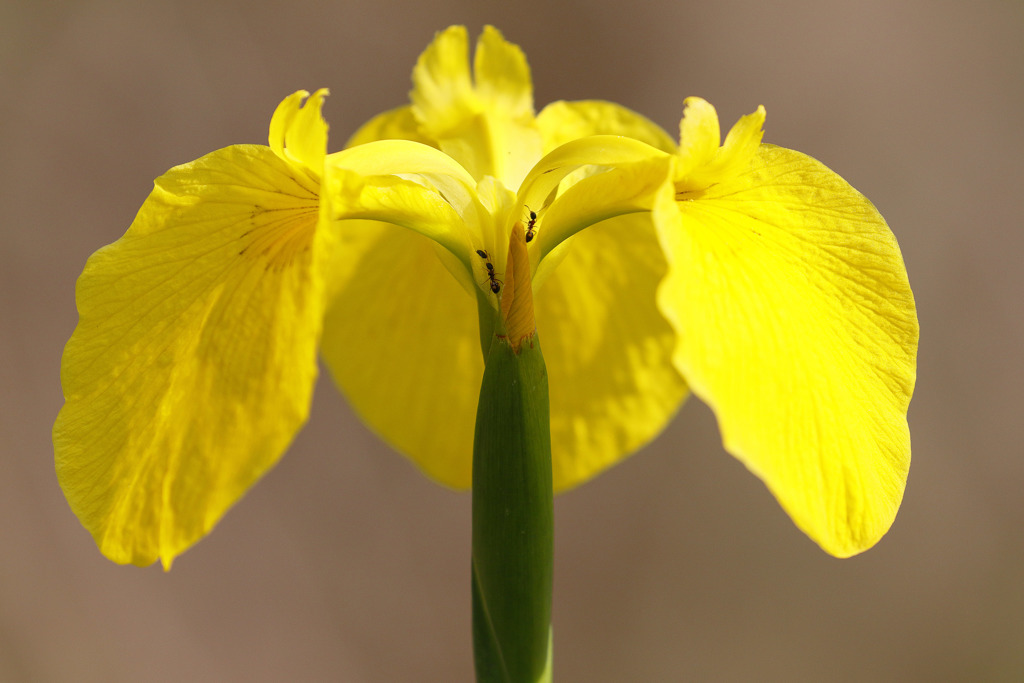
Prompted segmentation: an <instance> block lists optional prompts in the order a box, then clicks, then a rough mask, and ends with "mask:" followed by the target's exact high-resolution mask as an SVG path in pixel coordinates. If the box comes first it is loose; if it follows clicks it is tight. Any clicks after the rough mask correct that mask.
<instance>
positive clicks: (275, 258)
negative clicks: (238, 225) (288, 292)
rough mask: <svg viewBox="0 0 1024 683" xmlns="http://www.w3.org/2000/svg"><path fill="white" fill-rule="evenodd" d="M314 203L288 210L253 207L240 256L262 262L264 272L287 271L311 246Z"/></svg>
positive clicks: (243, 235) (315, 218) (313, 230)
mask: <svg viewBox="0 0 1024 683" xmlns="http://www.w3.org/2000/svg"><path fill="white" fill-rule="evenodd" d="M318 211H319V209H318V207H317V205H316V203H311V204H308V205H304V206H303V205H297V206H294V207H287V208H284V207H282V208H268V207H265V206H260V205H256V206H254V207H253V209H252V213H251V217H250V224H251V227H250V228H248V229H247V230H246V231H245V232H244V233H242V235H241V240H242V242H244V246H243V247H242V248H241V249H240V250H239V252H238V253H239V255H241V256H248V257H251V258H257V259H261V260H263V261H265V262H266V268H267V270H274V271H279V270H282V269H284V268H287V267H288V266H289V265H290V264H291V263H293V262H294V261H295V259H296V258H298V257H299V256H301V255H302V254H304V253H306V252H308V251H309V249H310V247H312V245H313V235H314V232H315V230H316V222H317V216H318Z"/></svg>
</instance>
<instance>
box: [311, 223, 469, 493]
mask: <svg viewBox="0 0 1024 683" xmlns="http://www.w3.org/2000/svg"><path fill="white" fill-rule="evenodd" d="M338 229H339V231H340V232H341V235H342V240H343V244H344V251H345V253H344V255H343V259H344V260H345V262H346V267H347V268H348V269H351V274H350V276H349V277H348V278H347V279H346V282H345V285H344V286H343V287H342V288H341V289H340V292H339V293H338V295H337V296H335V297H334V299H333V301H332V305H331V307H330V310H329V312H328V314H327V319H326V322H325V324H324V336H323V343H322V354H323V357H324V359H325V360H326V362H327V365H328V367H329V368H330V371H331V375H332V376H333V377H334V380H335V382H337V384H338V386H339V388H340V389H341V391H342V392H343V393H344V394H345V396H346V397H347V398H348V400H349V402H350V403H351V404H352V406H353V407H354V408H355V410H356V412H357V413H358V414H359V416H360V417H361V418H362V419H363V421H364V422H365V423H366V424H367V425H368V426H369V427H370V428H371V429H373V430H374V431H375V432H376V433H377V434H379V435H380V437H381V438H382V439H384V441H386V442H387V443H388V444H389V445H391V446H392V447H393V448H395V449H396V450H398V451H399V452H401V453H403V454H405V455H407V456H408V457H409V458H410V459H412V460H413V462H415V463H416V464H417V465H418V466H419V467H420V468H421V469H422V470H423V471H424V472H425V473H426V474H427V475H429V476H430V477H432V478H433V479H435V480H437V481H439V482H441V483H443V484H445V485H447V486H451V487H453V488H459V489H464V488H468V487H469V486H470V483H471V472H472V454H473V428H474V420H475V415H476V401H477V397H478V392H479V387H480V381H481V378H482V377H483V357H482V355H481V353H480V337H479V333H478V329H477V325H478V323H477V304H476V301H475V300H474V298H473V297H472V296H470V295H469V294H467V293H466V291H465V290H464V289H463V288H462V287H460V286H459V284H458V283H457V282H456V280H455V279H453V278H452V276H451V275H450V274H449V273H448V271H446V269H445V267H444V266H443V265H442V264H441V262H440V261H439V260H438V258H437V251H436V249H434V247H433V243H432V242H431V241H430V240H429V239H427V238H425V237H424V236H422V235H419V234H416V233H414V232H411V231H409V230H406V229H404V228H401V227H398V226H395V225H386V224H369V223H365V222H361V221H344V222H341V223H339V224H338Z"/></svg>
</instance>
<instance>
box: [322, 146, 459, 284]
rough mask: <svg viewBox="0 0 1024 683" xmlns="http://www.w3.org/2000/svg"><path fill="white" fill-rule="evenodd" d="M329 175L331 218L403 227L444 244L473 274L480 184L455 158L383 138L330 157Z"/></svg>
mask: <svg viewBox="0 0 1024 683" xmlns="http://www.w3.org/2000/svg"><path fill="white" fill-rule="evenodd" d="M325 173H326V176H325V180H324V188H325V189H324V203H325V209H324V211H325V216H326V217H327V218H328V219H330V220H334V221H339V220H347V219H364V220H375V221H383V222H387V223H393V224H395V225H400V226H402V227H405V228H408V229H410V230H413V231H415V232H418V233H420V234H422V235H424V236H425V237H428V238H430V239H431V240H433V241H434V242H436V243H438V244H439V245H441V246H442V247H444V248H445V249H447V250H448V251H449V252H450V253H451V254H452V255H453V256H454V257H455V258H456V259H457V260H458V261H459V262H460V263H461V264H462V268H461V270H465V271H466V272H467V273H468V272H471V271H472V267H471V260H470V255H471V254H472V252H473V250H474V248H473V247H472V239H471V235H470V233H469V231H468V228H467V224H466V221H467V219H468V220H470V221H471V222H472V221H473V220H474V218H475V217H476V216H477V214H478V213H479V212H478V209H477V208H476V207H477V204H476V198H475V189H476V183H475V182H474V181H473V178H472V177H470V176H469V175H468V174H467V173H466V171H465V170H464V169H463V168H462V167H461V166H459V164H458V163H456V162H455V161H454V160H453V159H451V158H450V157H449V156H447V155H446V154H444V153H443V152H439V151H438V150H436V149H434V148H432V147H427V146H426V145H422V144H419V143H416V142H409V141H406V140H383V141H379V142H370V143H367V144H364V145H360V146H358V147H353V148H351V149H347V150H345V151H343V152H338V153H336V154H332V155H330V156H329V157H328V159H327V163H326V170H325ZM453 274H455V275H456V276H457V277H459V274H458V272H455V273H453Z"/></svg>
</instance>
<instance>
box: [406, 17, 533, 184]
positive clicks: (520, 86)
mask: <svg viewBox="0 0 1024 683" xmlns="http://www.w3.org/2000/svg"><path fill="white" fill-rule="evenodd" d="M468 43H469V41H468V38H467V36H466V29H465V28H464V27H461V26H453V27H451V28H449V29H447V30H445V31H442V32H441V33H439V34H438V35H437V36H436V37H435V39H434V42H433V43H431V44H430V46H429V47H427V49H426V50H425V51H424V52H423V54H422V55H421V56H420V59H419V61H418V62H417V64H416V67H415V68H414V69H413V84H414V88H413V91H412V93H411V98H412V113H413V115H414V117H415V118H416V121H417V122H418V123H419V125H420V128H421V130H422V133H423V135H424V136H425V137H427V138H429V139H431V140H433V141H434V142H435V143H436V145H437V147H438V148H439V149H441V150H442V151H444V152H445V153H446V154H448V155H449V156H451V157H452V158H453V159H455V160H456V161H458V162H459V163H460V164H461V165H462V166H463V167H465V168H466V170H468V171H469V173H470V174H471V175H472V176H473V177H474V178H476V179H477V180H482V179H483V178H484V177H485V176H493V177H495V178H498V179H499V180H501V181H502V183H503V184H504V185H505V186H506V187H518V186H519V184H520V182H521V181H522V179H523V176H525V175H526V173H527V171H528V170H529V169H530V167H531V166H532V165H533V163H534V162H535V161H536V160H537V159H538V158H539V157H540V155H541V138H540V133H539V131H538V130H537V126H536V121H535V118H534V115H533V96H532V85H531V83H530V71H529V67H528V66H527V65H526V59H525V57H524V56H523V54H522V52H521V51H520V50H519V48H518V47H516V46H515V45H512V44H511V43H508V42H507V41H505V39H504V38H502V36H501V33H499V32H498V31H497V30H496V29H494V28H492V27H486V28H485V29H484V32H483V35H482V36H481V38H480V42H479V44H478V46H477V51H476V58H475V64H474V66H475V70H476V73H475V76H476V83H475V84H474V82H473V78H472V76H471V75H470V69H469V47H468Z"/></svg>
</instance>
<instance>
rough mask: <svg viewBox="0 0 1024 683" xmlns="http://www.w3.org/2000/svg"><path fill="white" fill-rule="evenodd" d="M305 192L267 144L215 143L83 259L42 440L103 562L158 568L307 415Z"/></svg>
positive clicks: (314, 325) (308, 204)
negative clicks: (57, 406)
mask: <svg viewBox="0 0 1024 683" xmlns="http://www.w3.org/2000/svg"><path fill="white" fill-rule="evenodd" d="M317 111H319V110H317ZM289 139H290V140H291V139H292V138H291V137H290V136H289ZM301 156H302V157H303V158H305V156H306V155H301ZM318 192H319V187H318V185H317V183H316V181H315V180H314V179H312V178H311V177H310V175H309V173H307V172H306V171H305V170H304V169H300V168H298V167H297V166H295V165H293V164H290V163H288V162H286V161H285V160H284V159H283V158H282V156H279V155H278V154H277V153H275V152H274V151H272V150H271V149H270V148H268V147H261V146H255V145H243V146H234V147H228V148H225V149H222V150H219V151H217V152H213V153H211V154H209V155H207V156H205V157H202V158H201V159H199V160H197V161H194V162H192V163H189V164H185V165H183V166H179V167H176V168H174V169H172V170H170V171H169V172H168V173H166V174H165V175H164V176H162V177H160V178H159V179H158V180H157V181H156V187H155V189H154V190H153V193H152V194H151V195H150V196H149V198H148V199H147V200H146V202H145V204H144V205H143V207H142V209H141V210H140V211H139V214H138V216H137V217H136V219H135V221H134V222H133V223H132V225H131V227H130V228H129V229H128V231H127V233H126V234H125V235H124V236H123V237H122V238H121V239H119V240H118V241H117V242H115V243H113V244H111V245H109V246H107V247H105V248H103V249H101V250H99V251H98V252H96V253H95V254H94V255H93V256H92V257H91V258H90V259H89V262H88V263H87V265H86V267H85V270H84V272H83V273H82V276H81V277H80V278H79V281H78V288H77V302H78V309H79V315H80V319H79V324H78V327H77V328H76V330H75V332H74V334H73V335H72V337H71V340H70V341H69V342H68V344H67V347H66V349H65V352H64V357H63V363H62V367H61V381H62V384H63V388H64V395H65V401H66V403H65V405H64V407H63V409H62V410H61V412H60V415H59V416H58V418H57V422H56V424H55V426H54V445H55V451H56V465H57V473H58V477H59V479H60V483H61V486H62V487H63V489H64V492H65V495H66V496H67V498H68V501H69V502H70V504H71V507H72V509H73V510H74V512H75V514H76V515H78V517H79V519H80V520H81V522H82V524H83V525H84V526H85V527H86V528H87V529H88V530H89V531H90V532H91V533H92V534H93V536H94V538H95V540H96V542H97V544H98V545H99V547H100V549H101V550H102V552H103V553H104V554H105V555H106V556H107V557H109V558H110V559H112V560H114V561H116V562H122V563H125V562H131V563H135V564H139V565H146V564H149V563H152V562H153V561H155V560H156V559H157V558H160V559H162V560H163V563H164V565H165V566H166V567H169V566H170V564H171V562H172V561H173V559H174V557H175V556H177V555H178V554H180V553H181V552H183V551H184V550H185V549H187V548H188V547H189V546H190V545H192V544H193V543H195V542H196V541H197V540H199V539H200V538H201V537H202V536H203V535H204V534H206V533H207V532H209V531H210V529H211V528H212V527H213V526H214V525H215V524H216V523H217V521H218V520H219V519H220V518H221V516H222V515H223V514H224V513H225V511H226V510H227V509H228V508H229V507H230V506H231V505H232V504H233V503H235V502H236V501H237V500H238V499H239V498H240V497H241V496H242V495H243V494H244V493H245V491H246V489H248V488H249V486H251V485H252V484H253V483H254V482H255V481H256V480H257V479H258V478H259V477H260V475H262V474H263V473H264V472H265V471H266V470H267V469H268V468H270V467H271V466H272V465H273V464H274V463H275V462H276V461H277V459H278V458H279V457H280V455H281V454H282V452H283V451H284V449H285V448H286V447H287V445H288V444H289V442H290V441H291V439H292V438H293V436H294V435H295V433H296V431H297V430H298V429H299V428H300V426H301V425H302V424H303V422H304V421H305V419H306V416H307V413H308V409H309V402H310V398H311V392H312V388H313V382H314V379H315V377H316V374H317V366H316V347H317V340H318V338H319V333H320V328H321V320H322V308H323V306H322V300H321V299H322V297H321V285H320V281H319V277H318V275H317V272H316V260H317V259H318V258H319V256H318V254H319V253H320V252H321V250H322V247H323V246H324V244H323V243H322V242H321V241H320V238H319V237H318V233H317V231H316V225H317V217H318Z"/></svg>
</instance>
